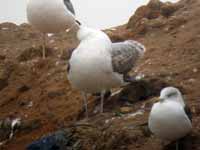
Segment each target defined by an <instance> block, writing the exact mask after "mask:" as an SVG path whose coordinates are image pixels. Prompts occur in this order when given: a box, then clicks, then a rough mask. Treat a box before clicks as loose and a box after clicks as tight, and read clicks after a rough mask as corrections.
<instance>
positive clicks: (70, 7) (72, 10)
mask: <svg viewBox="0 0 200 150" xmlns="http://www.w3.org/2000/svg"><path fill="white" fill-rule="evenodd" d="M64 4H65V6H66V7H67V9H68V10H69V11H70V12H71V13H72V14H74V15H75V11H74V7H73V5H72V3H71V1H70V0H64Z"/></svg>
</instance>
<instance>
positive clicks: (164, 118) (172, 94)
mask: <svg viewBox="0 0 200 150" xmlns="http://www.w3.org/2000/svg"><path fill="white" fill-rule="evenodd" d="M188 110H189V109H188V107H187V106H186V105H185V102H184V99H183V97H182V95H181V93H180V91H179V90H178V89H177V88H174V87H167V88H164V89H163V90H162V91H161V93H160V102H158V103H155V104H154V105H153V107H152V110H151V113H150V116H149V129H150V130H151V132H152V133H154V134H155V135H156V136H157V137H159V138H161V139H162V140H164V141H177V142H176V150H178V149H179V148H178V147H179V146H178V145H179V143H178V140H179V139H181V138H183V137H184V136H186V135H187V134H189V133H190V132H191V130H192V123H191V120H192V117H191V112H190V111H188Z"/></svg>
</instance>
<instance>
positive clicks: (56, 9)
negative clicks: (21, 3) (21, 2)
mask: <svg viewBox="0 0 200 150" xmlns="http://www.w3.org/2000/svg"><path fill="white" fill-rule="evenodd" d="M27 19H28V21H29V22H30V23H31V24H32V25H33V26H34V27H35V28H37V29H38V30H40V31H41V32H43V33H56V32H60V31H64V30H66V29H68V28H69V27H71V26H72V25H73V24H74V23H75V18H74V14H72V13H71V12H70V10H68V9H67V7H66V6H65V3H64V1H63V0H29V1H28V3H27Z"/></svg>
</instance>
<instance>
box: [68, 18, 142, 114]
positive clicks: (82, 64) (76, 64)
mask: <svg viewBox="0 0 200 150" xmlns="http://www.w3.org/2000/svg"><path fill="white" fill-rule="evenodd" d="M78 23H79V26H77V28H76V30H77V37H78V39H79V40H80V44H79V45H78V47H77V48H76V49H75V50H74V51H73V52H72V55H71V58H70V59H69V65H68V79H69V81H70V83H71V85H72V87H74V88H76V89H78V90H80V91H82V93H83V97H84V98H83V99H84V106H85V112H86V117H88V108H87V93H101V107H100V112H101V113H103V102H104V95H105V92H106V91H109V90H110V89H111V88H115V87H119V86H122V85H125V84H127V83H128V82H131V80H132V78H130V76H129V75H128V72H129V71H131V69H132V68H133V67H134V66H135V64H136V62H137V60H138V59H139V58H140V57H141V56H143V54H144V52H145V47H144V46H143V45H142V44H141V43H139V42H137V41H134V40H126V41H124V42H118V43H112V42H111V40H110V38H109V37H108V35H107V34H105V33H104V32H102V31H101V30H97V29H92V28H88V27H85V26H83V25H81V24H80V22H78Z"/></svg>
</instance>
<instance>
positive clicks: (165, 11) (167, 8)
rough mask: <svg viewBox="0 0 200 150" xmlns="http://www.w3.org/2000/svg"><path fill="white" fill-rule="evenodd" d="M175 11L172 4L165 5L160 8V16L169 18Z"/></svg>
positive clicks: (175, 8)
mask: <svg viewBox="0 0 200 150" xmlns="http://www.w3.org/2000/svg"><path fill="white" fill-rule="evenodd" d="M177 9H178V8H177V5H174V4H173V3H170V2H168V3H165V4H164V5H163V6H162V7H161V15H163V16H164V17H170V16H171V15H172V14H173V13H174V12H175V11H176V10H177Z"/></svg>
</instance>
